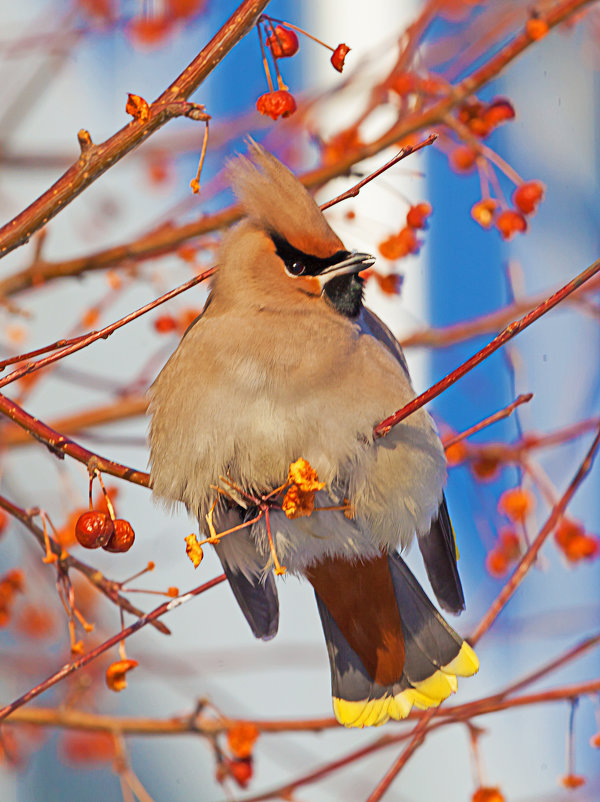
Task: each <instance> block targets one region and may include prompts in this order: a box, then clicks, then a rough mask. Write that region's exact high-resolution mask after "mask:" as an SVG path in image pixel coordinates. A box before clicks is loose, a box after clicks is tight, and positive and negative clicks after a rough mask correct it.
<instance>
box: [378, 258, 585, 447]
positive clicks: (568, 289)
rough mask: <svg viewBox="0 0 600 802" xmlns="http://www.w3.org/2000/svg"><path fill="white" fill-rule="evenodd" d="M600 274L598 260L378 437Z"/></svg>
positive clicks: (390, 421)
mask: <svg viewBox="0 0 600 802" xmlns="http://www.w3.org/2000/svg"><path fill="white" fill-rule="evenodd" d="M599 271H600V259H597V260H596V261H595V262H594V263H593V264H592V265H590V266H589V267H588V268H586V269H585V270H583V271H582V272H581V273H580V274H579V275H578V276H576V277H575V278H574V279H571V281H569V282H568V283H567V284H565V285H564V287H561V289H560V290H558V291H557V292H555V293H554V294H553V295H551V296H550V297H549V298H547V299H546V300H545V301H543V302H542V303H541V304H539V306H537V307H536V308H535V309H533V310H532V311H531V312H529V313H528V314H526V315H525V316H524V317H522V318H521V319H520V320H516V321H514V322H513V323H510V324H509V325H508V326H507V327H506V328H505V329H504V330H503V331H501V332H500V334H498V335H497V336H496V337H494V339H493V340H492V341H491V342H490V343H488V344H487V345H486V346H485V348H482V349H481V350H480V351H478V352H477V353H476V354H474V355H473V356H472V357H471V358H470V359H467V361H466V362H463V363H462V365H459V366H458V367H457V368H456V369H455V370H453V371H452V372H451V373H449V374H448V375H447V376H445V377H444V378H443V379H440V381H438V382H436V383H435V384H434V385H433V386H432V387H430V388H429V390H426V391H425V392H424V393H421V395H418V396H417V397H416V398H415V399H413V400H412V401H411V402H410V403H408V404H406V405H405V406H403V407H402V409H399V410H398V411H397V412H394V414H393V415H390V416H389V418H386V419H385V420H383V421H381V423H378V424H377V426H376V427H375V429H374V434H375V436H376V437H384V436H385V435H386V434H387V433H388V432H389V431H390V429H392V427H393V426H396V425H397V424H398V423H400V422H401V421H403V420H405V418H407V417H408V416H409V415H411V414H412V413H413V412H415V411H416V410H417V409H420V408H421V407H422V406H424V405H425V404H427V403H429V401H431V400H432V399H433V398H436V397H437V396H438V395H440V393H442V392H444V390H446V389H447V388H448V387H450V385H452V384H454V383H455V382H456V381H458V379H460V378H462V377H463V376H464V375H465V374H466V373H468V372H469V371H470V370H472V369H473V368H474V367H476V366H477V365H479V364H480V363H481V362H483V361H484V359H487V358H488V356H490V355H491V354H493V353H494V351H497V350H498V349H499V348H501V347H502V346H503V345H505V344H506V343H507V342H508V341H509V340H511V339H512V338H513V337H515V336H516V335H517V334H519V332H521V331H523V329H526V328H527V327H528V326H530V325H531V324H532V323H533V322H535V321H536V320H537V319H538V318H540V317H542V315H545V314H546V312H549V311H550V309H553V308H554V307H555V306H556V305H557V304H559V303H560V302H561V301H563V300H564V299H565V298H567V297H568V296H569V295H571V293H573V292H574V291H575V290H577V289H578V288H579V287H581V286H582V285H583V284H585V282H586V281H589V280H590V279H591V278H592V276H595V275H596V273H598V272H599Z"/></svg>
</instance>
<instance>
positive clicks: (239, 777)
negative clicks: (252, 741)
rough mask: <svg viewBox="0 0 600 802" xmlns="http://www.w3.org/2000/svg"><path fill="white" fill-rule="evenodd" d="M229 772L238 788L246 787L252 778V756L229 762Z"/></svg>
mask: <svg viewBox="0 0 600 802" xmlns="http://www.w3.org/2000/svg"><path fill="white" fill-rule="evenodd" d="M229 772H230V775H231V777H233V779H234V780H235V781H236V783H237V784H238V785H239V786H240V788H246V786H247V785H248V783H249V782H250V780H251V779H252V773H253V771H252V758H250V757H247V758H242V759H240V760H231V761H230V762H229Z"/></svg>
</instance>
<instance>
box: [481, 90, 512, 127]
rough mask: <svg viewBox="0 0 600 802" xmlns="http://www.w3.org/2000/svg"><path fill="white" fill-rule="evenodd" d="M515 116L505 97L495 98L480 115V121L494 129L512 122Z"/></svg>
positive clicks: (510, 104)
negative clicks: (509, 121)
mask: <svg viewBox="0 0 600 802" xmlns="http://www.w3.org/2000/svg"><path fill="white" fill-rule="evenodd" d="M515 116H516V114H515V108H514V106H513V104H512V103H511V102H510V100H507V99H506V98H505V97H497V98H494V100H492V102H491V103H490V104H489V106H486V108H485V110H484V111H483V114H482V120H483V122H484V124H485V125H487V126H489V127H490V128H496V126H498V125H500V124H501V123H505V122H508V120H514V118H515Z"/></svg>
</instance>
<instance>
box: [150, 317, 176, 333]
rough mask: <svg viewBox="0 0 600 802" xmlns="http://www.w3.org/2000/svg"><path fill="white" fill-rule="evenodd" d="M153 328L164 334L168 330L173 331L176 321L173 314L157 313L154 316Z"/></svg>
mask: <svg viewBox="0 0 600 802" xmlns="http://www.w3.org/2000/svg"><path fill="white" fill-rule="evenodd" d="M154 328H155V329H156V331H157V332H158V333H159V334H166V333H167V332H169V331H175V329H176V328H177V321H176V320H175V318H174V317H173V315H159V316H158V317H156V318H154Z"/></svg>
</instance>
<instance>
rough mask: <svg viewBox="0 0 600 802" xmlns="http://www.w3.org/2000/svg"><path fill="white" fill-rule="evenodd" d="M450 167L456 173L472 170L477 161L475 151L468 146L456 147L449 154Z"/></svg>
mask: <svg viewBox="0 0 600 802" xmlns="http://www.w3.org/2000/svg"><path fill="white" fill-rule="evenodd" d="M449 159H450V166H451V167H452V169H453V170H455V171H456V172H457V173H466V172H468V171H469V170H472V169H473V167H474V166H475V160H476V159H477V151H476V150H474V149H473V148H472V147H471V146H470V145H458V146H457V147H455V148H454V150H453V151H452V152H451V153H450V156H449Z"/></svg>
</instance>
